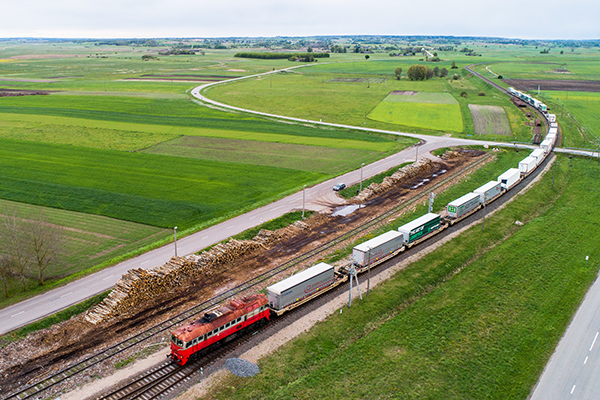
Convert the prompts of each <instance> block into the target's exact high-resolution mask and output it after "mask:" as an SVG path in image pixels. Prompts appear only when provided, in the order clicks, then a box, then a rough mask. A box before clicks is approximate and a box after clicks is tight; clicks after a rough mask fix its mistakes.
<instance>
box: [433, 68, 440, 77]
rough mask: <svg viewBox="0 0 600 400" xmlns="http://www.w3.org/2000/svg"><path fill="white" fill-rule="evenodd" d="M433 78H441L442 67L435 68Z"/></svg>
mask: <svg viewBox="0 0 600 400" xmlns="http://www.w3.org/2000/svg"><path fill="white" fill-rule="evenodd" d="M433 76H440V67H438V66H435V67H433Z"/></svg>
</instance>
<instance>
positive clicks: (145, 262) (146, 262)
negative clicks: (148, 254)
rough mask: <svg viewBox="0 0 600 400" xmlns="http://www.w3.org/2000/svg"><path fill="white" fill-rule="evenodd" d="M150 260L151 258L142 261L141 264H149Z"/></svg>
mask: <svg viewBox="0 0 600 400" xmlns="http://www.w3.org/2000/svg"><path fill="white" fill-rule="evenodd" d="M149 262H150V260H147V261H144V262H143V263H141V264H140V265H144V264H148V263H149Z"/></svg>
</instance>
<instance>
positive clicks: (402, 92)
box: [390, 90, 418, 96]
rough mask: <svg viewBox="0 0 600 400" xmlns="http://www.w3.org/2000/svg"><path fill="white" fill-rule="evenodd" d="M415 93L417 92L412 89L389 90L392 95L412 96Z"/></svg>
mask: <svg viewBox="0 0 600 400" xmlns="http://www.w3.org/2000/svg"><path fill="white" fill-rule="evenodd" d="M417 93H418V92H415V91H413V90H393V91H391V92H390V94H391V95H394V96H414V95H416V94H417Z"/></svg>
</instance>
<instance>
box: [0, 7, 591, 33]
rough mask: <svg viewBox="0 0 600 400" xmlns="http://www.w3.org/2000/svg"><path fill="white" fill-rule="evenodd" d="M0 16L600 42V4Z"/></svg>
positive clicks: (103, 28)
mask: <svg viewBox="0 0 600 400" xmlns="http://www.w3.org/2000/svg"><path fill="white" fill-rule="evenodd" d="M1 10H2V17H3V18H2V22H1V23H0V37H5V38H6V37H52V38H133V37H136V38H151V37H230V36H249V37H257V36H268V37H271V36H314V35H357V34H365V35H454V36H493V37H508V38H522V39H599V38H600V0H571V1H569V0H546V1H540V0H497V1H490V0H458V1H447V0H445V1H442V0H361V1H358V0H344V1H342V0H300V1H285V0H254V1H248V0H212V1H206V0H170V1H165V0H95V1H90V0H2V7H1Z"/></svg>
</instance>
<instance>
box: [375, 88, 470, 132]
mask: <svg viewBox="0 0 600 400" xmlns="http://www.w3.org/2000/svg"><path fill="white" fill-rule="evenodd" d="M368 117H369V118H370V119H374V120H377V121H383V122H387V123H390V124H397V125H405V126H415V127H419V128H427V129H434V130H437V131H454V132H462V130H463V123H462V116H461V114H460V107H459V105H458V102H457V101H456V100H455V99H454V97H452V95H451V94H450V93H437V92H420V93H417V94H416V95H414V96H402V95H395V94H390V95H389V96H387V97H386V98H385V99H384V100H383V101H382V102H381V103H379V104H378V105H377V106H376V107H375V108H374V109H373V110H372V111H371V112H370V113H369V115H368Z"/></svg>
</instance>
